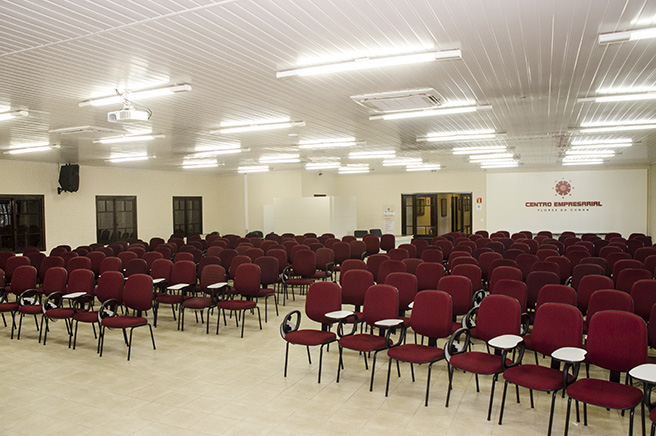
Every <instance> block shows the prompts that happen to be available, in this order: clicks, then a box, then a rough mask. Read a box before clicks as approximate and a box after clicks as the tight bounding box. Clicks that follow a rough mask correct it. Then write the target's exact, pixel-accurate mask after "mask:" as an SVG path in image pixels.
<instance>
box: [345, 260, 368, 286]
mask: <svg viewBox="0 0 656 436" xmlns="http://www.w3.org/2000/svg"><path fill="white" fill-rule="evenodd" d="M352 269H364V270H366V269H367V264H366V263H365V262H364V261H363V260H358V259H347V260H345V261H344V262H343V264H342V265H341V267H340V273H339V283H340V285H341V283H342V277H343V275H344V273H345V272H347V271H350V270H352Z"/></svg>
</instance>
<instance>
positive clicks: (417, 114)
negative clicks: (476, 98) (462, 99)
mask: <svg viewBox="0 0 656 436" xmlns="http://www.w3.org/2000/svg"><path fill="white" fill-rule="evenodd" d="M486 109H492V105H484V106H460V107H449V108H443V109H425V110H418V111H408V112H395V113H389V114H383V115H372V116H370V117H369V120H370V121H374V120H401V119H406V118H421V117H434V116H439V115H452V114H462V113H470V112H476V111H479V110H486Z"/></svg>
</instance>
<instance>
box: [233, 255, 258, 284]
mask: <svg viewBox="0 0 656 436" xmlns="http://www.w3.org/2000/svg"><path fill="white" fill-rule="evenodd" d="M245 263H252V262H251V258H250V257H248V256H246V255H245V254H238V255H236V256H235V257H233V258H232V261H231V262H230V268H228V277H230V278H231V279H234V278H235V274H236V273H237V268H239V266H240V265H242V264H245Z"/></svg>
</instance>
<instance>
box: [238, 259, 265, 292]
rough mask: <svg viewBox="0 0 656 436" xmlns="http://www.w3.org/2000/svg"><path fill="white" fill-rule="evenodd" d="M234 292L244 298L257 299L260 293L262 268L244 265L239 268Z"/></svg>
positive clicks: (249, 264)
mask: <svg viewBox="0 0 656 436" xmlns="http://www.w3.org/2000/svg"><path fill="white" fill-rule="evenodd" d="M234 290H235V292H237V293H238V294H241V295H242V296H244V297H256V296H257V294H258V293H259V292H260V266H259V265H256V264H254V263H243V264H241V265H239V266H238V267H237V271H236V272H235V279H234Z"/></svg>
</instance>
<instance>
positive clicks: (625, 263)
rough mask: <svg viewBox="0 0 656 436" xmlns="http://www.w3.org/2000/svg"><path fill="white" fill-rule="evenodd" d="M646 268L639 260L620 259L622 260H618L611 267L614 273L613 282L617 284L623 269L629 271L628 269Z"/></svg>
mask: <svg viewBox="0 0 656 436" xmlns="http://www.w3.org/2000/svg"><path fill="white" fill-rule="evenodd" d="M644 267H645V265H644V264H643V263H642V262H640V261H639V260H635V259H620V260H617V261H616V262H615V263H614V264H613V266H612V267H611V271H612V272H613V275H612V277H613V280H614V281H615V283H617V276H618V275H619V274H620V272H621V271H622V270H623V269H627V268H644Z"/></svg>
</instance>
